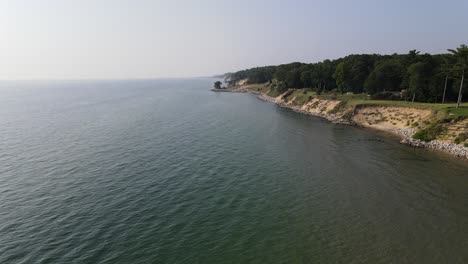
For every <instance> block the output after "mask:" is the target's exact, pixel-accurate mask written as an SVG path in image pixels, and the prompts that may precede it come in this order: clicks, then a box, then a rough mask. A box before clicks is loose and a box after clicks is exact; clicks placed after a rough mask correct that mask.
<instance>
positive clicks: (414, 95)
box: [411, 92, 416, 103]
mask: <svg viewBox="0 0 468 264" xmlns="http://www.w3.org/2000/svg"><path fill="white" fill-rule="evenodd" d="M414 97H416V92H414V93H413V100H411V102H412V103H414Z"/></svg>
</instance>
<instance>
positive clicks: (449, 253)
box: [0, 79, 468, 263]
mask: <svg viewBox="0 0 468 264" xmlns="http://www.w3.org/2000/svg"><path fill="white" fill-rule="evenodd" d="M212 83H213V80H211V79H194V80H157V81H115V82H107V81H96V82H22V83H16V82H3V83H1V88H0V135H1V136H0V263H468V163H466V162H463V161H460V160H456V159H453V158H451V157H448V156H446V155H443V154H439V153H435V152H431V151H428V150H421V149H412V148H409V147H407V146H403V145H400V144H398V142H397V141H396V140H395V139H393V138H389V137H387V136H385V135H382V134H376V133H373V132H370V131H365V130H361V129H357V128H353V127H343V126H339V125H333V124H329V123H326V122H324V121H322V120H320V119H317V118H314V117H310V116H306V115H301V114H297V113H293V112H291V111H289V110H286V109H282V108H279V107H277V106H276V105H274V104H271V103H267V102H263V101H260V100H258V99H256V98H255V97H254V96H252V95H248V94H230V93H213V92H210V91H209V90H208V89H209V88H210V87H211V85H212Z"/></svg>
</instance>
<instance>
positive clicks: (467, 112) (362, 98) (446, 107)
mask: <svg viewBox="0 0 468 264" xmlns="http://www.w3.org/2000/svg"><path fill="white" fill-rule="evenodd" d="M317 97H319V98H320V99H328V100H332V99H333V100H340V101H346V102H347V104H348V105H353V106H355V105H356V106H357V105H378V106H381V105H383V106H397V107H411V108H418V109H429V110H434V111H437V112H439V111H440V112H443V113H445V114H447V115H449V116H452V117H454V118H458V117H468V103H463V104H461V107H460V108H458V109H457V108H456V106H457V104H456V103H449V104H433V103H419V102H416V103H412V102H405V101H390V100H370V99H367V96H366V95H362V94H352V95H346V94H343V95H342V94H337V95H333V94H322V95H318V96H317Z"/></svg>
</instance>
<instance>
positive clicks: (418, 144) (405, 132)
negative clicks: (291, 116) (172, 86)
mask: <svg viewBox="0 0 468 264" xmlns="http://www.w3.org/2000/svg"><path fill="white" fill-rule="evenodd" d="M212 91H214V92H231V93H250V94H254V95H256V97H257V98H258V99H260V100H263V101H267V102H270V103H275V104H276V105H278V106H280V107H283V108H288V109H290V110H292V111H294V112H297V113H301V114H306V115H311V116H315V117H319V118H322V119H325V120H327V121H329V122H330V123H333V124H340V125H347V126H355V127H360V128H366V129H371V130H373V131H375V132H384V133H388V134H391V135H394V136H397V137H398V138H399V140H400V143H401V144H405V145H408V146H411V147H415V148H427V149H431V150H436V151H439V152H443V153H446V154H448V155H451V156H455V157H457V158H461V159H463V160H465V161H468V148H467V147H464V146H462V145H459V144H455V143H451V142H446V141H442V140H432V141H430V142H425V141H421V140H418V139H413V138H412V136H413V134H414V133H415V132H416V130H415V129H413V128H391V127H388V126H385V125H379V124H370V123H369V124H366V123H365V122H364V121H363V120H359V118H356V117H357V115H358V113H356V109H353V110H352V112H351V116H345V115H337V114H333V113H323V111H322V112H316V111H311V110H310V109H308V108H307V106H306V105H307V104H305V105H303V106H297V105H292V104H291V103H288V102H287V101H286V100H284V99H283V98H282V95H280V96H278V97H272V96H269V95H266V94H264V93H261V92H256V91H252V90H249V89H237V90H230V89H225V90H224V89H223V90H222V91H219V90H215V89H212ZM335 106H336V105H335ZM335 106H334V107H335ZM348 114H349V113H348ZM366 122H367V120H366Z"/></svg>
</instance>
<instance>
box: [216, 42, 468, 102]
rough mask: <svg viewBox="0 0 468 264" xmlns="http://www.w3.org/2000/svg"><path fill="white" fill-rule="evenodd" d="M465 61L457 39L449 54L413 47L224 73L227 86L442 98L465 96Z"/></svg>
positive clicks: (463, 47)
mask: <svg viewBox="0 0 468 264" xmlns="http://www.w3.org/2000/svg"><path fill="white" fill-rule="evenodd" d="M467 66H468V47H467V46H466V45H460V46H459V47H458V48H456V49H453V50H452V49H449V50H448V53H447V54H438V55H431V54H427V53H426V54H421V53H420V52H418V51H416V50H411V51H409V53H408V54H393V55H379V54H362V55H349V56H346V57H344V58H340V59H336V60H324V61H322V62H318V63H300V62H294V63H289V64H282V65H278V66H265V67H257V68H252V69H248V70H242V71H238V72H235V73H228V74H226V75H225V78H226V82H227V83H228V85H229V86H233V85H235V84H236V83H237V82H238V81H240V80H245V79H247V80H248V81H247V82H248V83H249V84H258V83H267V82H269V83H272V84H273V85H272V87H273V89H277V90H278V91H279V92H283V91H286V90H287V89H289V88H296V89H301V88H310V89H313V90H315V91H316V92H317V93H322V92H336V93H349V92H352V93H367V94H370V95H373V96H374V97H379V96H380V97H382V99H395V100H402V99H404V100H411V101H418V102H431V103H435V102H439V103H440V102H443V101H445V102H447V101H452V102H453V101H458V100H461V98H463V97H462V96H459V95H460V94H461V95H462V94H463V92H461V93H460V89H461V88H466V86H467V85H466V83H467V82H464V81H463V77H464V74H465V71H466V70H467ZM463 90H465V93H467V92H466V90H467V89H461V91H463ZM392 92H393V93H392ZM395 92H399V94H400V95H399V96H395V94H396V93H395ZM466 97H468V96H465V99H464V101H466V100H467V98H466Z"/></svg>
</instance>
